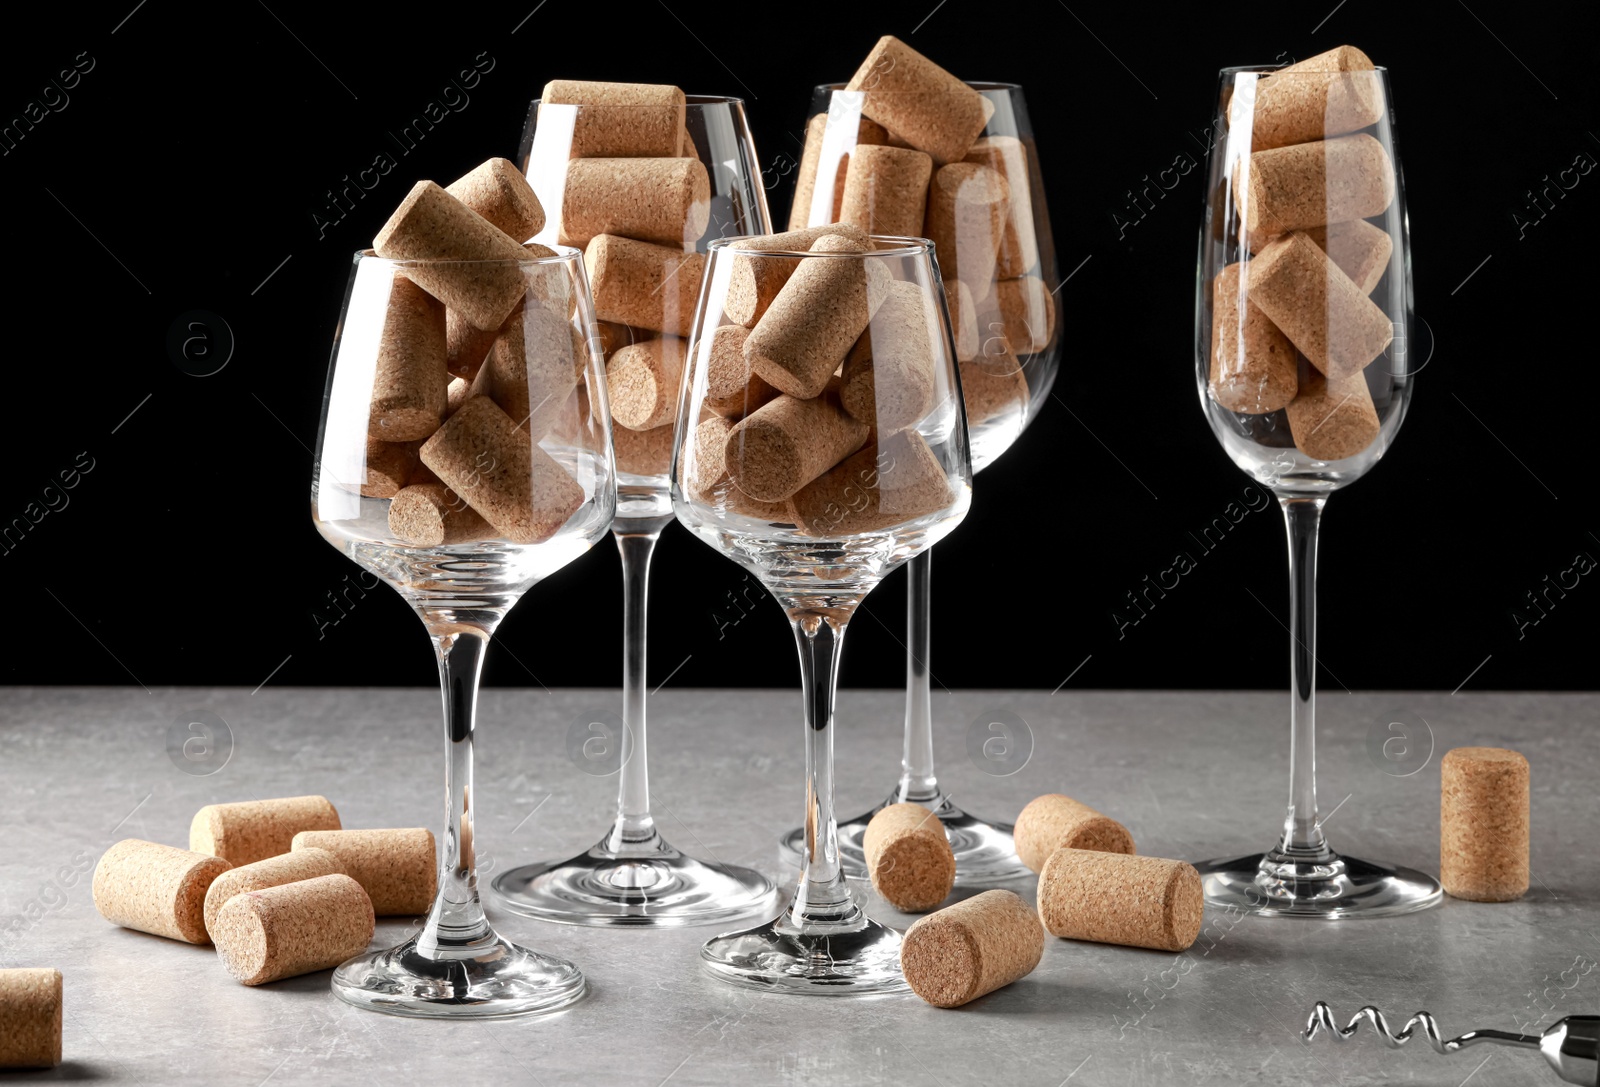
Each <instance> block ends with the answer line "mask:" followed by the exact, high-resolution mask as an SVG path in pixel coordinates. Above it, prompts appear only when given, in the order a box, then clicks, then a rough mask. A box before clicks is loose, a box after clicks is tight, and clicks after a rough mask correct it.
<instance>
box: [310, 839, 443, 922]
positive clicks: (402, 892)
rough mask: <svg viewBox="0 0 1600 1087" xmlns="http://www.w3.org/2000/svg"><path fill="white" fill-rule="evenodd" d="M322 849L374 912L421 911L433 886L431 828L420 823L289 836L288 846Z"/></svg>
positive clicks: (392, 914)
mask: <svg viewBox="0 0 1600 1087" xmlns="http://www.w3.org/2000/svg"><path fill="white" fill-rule="evenodd" d="M302 850H327V851H328V852H329V853H332V854H333V855H334V856H335V857H337V858H338V859H339V863H340V865H342V866H343V869H344V873H345V874H346V875H348V876H349V877H350V878H352V879H354V880H355V881H356V882H357V883H359V884H361V889H362V890H364V891H366V892H367V897H368V898H370V899H371V900H372V912H373V913H375V914H377V915H378V916H379V917H396V916H401V915H406V914H415V913H427V912H428V911H429V910H430V909H432V908H433V896H434V893H435V891H436V890H437V889H438V876H439V871H438V863H437V860H436V858H435V855H434V844H433V831H431V830H428V829H427V828H426V827H396V828H388V829H383V830H308V831H304V832H302V833H300V834H296V835H295V836H294V851H295V852H296V853H299V852H300V851H302Z"/></svg>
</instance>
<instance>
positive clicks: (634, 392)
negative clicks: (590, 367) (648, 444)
mask: <svg viewBox="0 0 1600 1087" xmlns="http://www.w3.org/2000/svg"><path fill="white" fill-rule="evenodd" d="M686 355H687V350H686V349H685V346H684V342H683V341H682V340H680V339H678V338H677V337H676V336H662V337H660V338H659V339H654V340H646V341H644V342H643V343H636V344H629V345H628V346H627V347H621V348H618V349H617V350H616V352H614V353H613V354H612V356H611V358H609V359H608V360H606V391H607V398H608V400H609V401H610V404H611V418H612V419H614V420H615V421H617V422H618V423H621V424H622V425H623V426H625V427H629V428H631V429H633V430H651V429H653V428H655V427H659V426H665V425H666V424H667V423H669V422H671V421H672V420H673V417H674V416H675V415H676V414H677V410H678V386H679V384H680V383H681V381H682V378H683V366H684V359H685V356H686Z"/></svg>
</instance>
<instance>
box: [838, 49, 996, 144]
mask: <svg viewBox="0 0 1600 1087" xmlns="http://www.w3.org/2000/svg"><path fill="white" fill-rule="evenodd" d="M845 89H846V90H851V91H865V92H866V94H865V95H864V96H863V99H862V103H861V112H862V113H863V114H865V115H866V116H868V117H871V118H872V119H873V120H874V121H877V122H878V123H879V124H880V125H883V126H884V127H885V128H886V129H889V130H890V131H891V132H893V133H894V134H895V135H897V136H899V137H900V138H901V139H902V140H904V141H905V142H906V143H908V144H910V145H911V146H912V147H915V148H916V149H917V150H918V151H925V152H927V153H928V154H929V155H932V156H933V159H934V161H935V163H940V164H942V163H946V162H956V161H958V160H960V158H961V156H963V155H965V154H966V153H967V152H968V151H969V150H971V148H972V143H973V141H974V140H976V139H977V138H978V134H979V133H981V132H982V131H983V127H984V125H986V124H988V123H989V117H990V115H991V114H993V113H994V104H993V103H992V102H990V101H989V100H988V99H987V98H985V97H984V96H983V95H981V94H979V93H978V92H977V91H975V90H973V89H972V88H971V87H969V86H967V85H966V84H965V83H963V82H962V81H961V80H959V79H957V78H956V77H955V76H953V75H951V74H950V73H949V72H947V71H945V70H944V69H943V68H941V67H939V66H938V65H937V64H935V63H934V62H933V61H931V60H929V59H928V58H927V57H925V56H923V55H922V54H921V53H918V52H917V51H916V50H915V49H912V48H911V47H910V46H909V45H906V44H905V43H904V42H902V41H900V40H899V39H898V38H894V37H891V36H889V35H884V36H883V37H881V38H879V39H878V44H877V45H875V46H873V47H872V52H870V53H868V54H867V59H866V60H864V61H862V62H861V67H859V68H857V69H856V74H855V75H853V76H851V77H850V82H849V84H848V85H847V86H846V88H845Z"/></svg>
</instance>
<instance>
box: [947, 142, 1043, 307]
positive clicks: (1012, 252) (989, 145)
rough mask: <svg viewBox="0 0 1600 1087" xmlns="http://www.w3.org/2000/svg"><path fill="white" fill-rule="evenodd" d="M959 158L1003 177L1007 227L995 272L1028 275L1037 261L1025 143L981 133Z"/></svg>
mask: <svg viewBox="0 0 1600 1087" xmlns="http://www.w3.org/2000/svg"><path fill="white" fill-rule="evenodd" d="M961 161H963V162H975V163H977V164H978V165H980V166H987V167H988V168H989V169H991V170H993V171H995V172H996V173H997V174H999V175H1000V176H1001V177H1003V178H1005V179H1006V227H1005V232H1004V233H1003V234H1002V235H1001V238H1000V252H999V253H998V254H996V256H995V274H996V275H997V276H999V277H1000V278H1001V279H1015V278H1017V277H1018V276H1024V275H1027V274H1028V273H1029V272H1031V271H1033V269H1034V265H1036V264H1038V263H1039V239H1038V236H1037V235H1036V234H1035V233H1034V229H1033V191H1032V188H1031V186H1032V178H1031V176H1030V174H1029V172H1028V148H1027V146H1026V145H1025V144H1023V142H1022V141H1021V140H1019V139H1017V138H1016V137H1015V136H984V137H983V138H982V139H980V140H978V141H977V142H976V143H974V144H973V145H972V150H970V151H968V152H967V155H966V158H964V159H962V160H961Z"/></svg>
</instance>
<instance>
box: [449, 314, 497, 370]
mask: <svg viewBox="0 0 1600 1087" xmlns="http://www.w3.org/2000/svg"><path fill="white" fill-rule="evenodd" d="M498 335H500V333H499V331H498V330H497V329H488V330H485V329H481V328H474V327H473V325H472V322H471V321H469V320H467V319H466V318H465V317H463V316H461V314H460V313H458V312H456V311H455V310H453V309H450V308H448V307H446V308H445V312H444V368H445V370H446V371H448V372H449V374H450V376H451V377H463V378H466V379H467V380H468V381H471V380H472V379H473V378H474V377H476V376H477V374H478V367H480V366H482V365H483V360H484V359H485V358H487V357H488V355H489V348H490V347H492V346H494V341H495V337H496V336H498Z"/></svg>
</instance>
